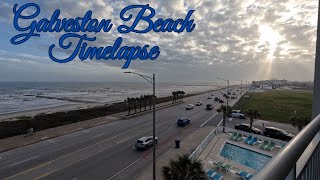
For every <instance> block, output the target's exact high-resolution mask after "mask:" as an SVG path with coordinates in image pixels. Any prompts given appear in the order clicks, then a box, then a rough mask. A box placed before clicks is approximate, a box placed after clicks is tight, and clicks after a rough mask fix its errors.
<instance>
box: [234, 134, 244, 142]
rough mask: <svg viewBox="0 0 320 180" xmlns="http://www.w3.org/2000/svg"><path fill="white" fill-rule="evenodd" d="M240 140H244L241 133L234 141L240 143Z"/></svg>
mask: <svg viewBox="0 0 320 180" xmlns="http://www.w3.org/2000/svg"><path fill="white" fill-rule="evenodd" d="M240 139H242V135H241V134H240V133H239V134H238V135H237V136H236V137H234V139H233V140H234V141H239V140H240Z"/></svg>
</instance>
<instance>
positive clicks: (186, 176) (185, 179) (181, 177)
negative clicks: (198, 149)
mask: <svg viewBox="0 0 320 180" xmlns="http://www.w3.org/2000/svg"><path fill="white" fill-rule="evenodd" d="M162 176H163V178H164V179H165V180H206V174H205V172H204V171H203V168H202V164H201V162H200V161H199V160H191V159H189V157H188V155H187V154H185V155H182V156H179V157H178V159H177V160H172V159H171V160H170V163H169V166H164V167H162Z"/></svg>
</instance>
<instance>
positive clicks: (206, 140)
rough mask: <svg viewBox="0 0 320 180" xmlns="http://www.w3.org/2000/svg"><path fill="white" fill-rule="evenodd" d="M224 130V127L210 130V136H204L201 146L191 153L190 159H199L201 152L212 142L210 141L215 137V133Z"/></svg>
mask: <svg viewBox="0 0 320 180" xmlns="http://www.w3.org/2000/svg"><path fill="white" fill-rule="evenodd" d="M221 132H222V127H221V126H220V127H215V128H214V129H212V130H211V131H210V133H209V134H208V136H207V137H206V138H204V139H203V140H202V141H201V143H200V144H199V146H198V147H197V148H196V149H195V150H194V151H193V152H192V153H191V155H190V156H189V158H190V159H197V158H198V157H199V155H200V154H201V152H202V151H203V150H204V149H205V148H206V147H207V145H208V144H209V143H210V141H211V140H212V139H213V138H214V136H215V135H217V134H220V133H221Z"/></svg>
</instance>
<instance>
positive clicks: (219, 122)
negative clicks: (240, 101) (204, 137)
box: [217, 118, 223, 126]
mask: <svg viewBox="0 0 320 180" xmlns="http://www.w3.org/2000/svg"><path fill="white" fill-rule="evenodd" d="M222 121H223V118H222V119H221V121H220V122H219V124H218V125H217V126H220V124H221V123H222Z"/></svg>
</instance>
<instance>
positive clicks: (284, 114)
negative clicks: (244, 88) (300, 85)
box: [233, 90, 313, 123]
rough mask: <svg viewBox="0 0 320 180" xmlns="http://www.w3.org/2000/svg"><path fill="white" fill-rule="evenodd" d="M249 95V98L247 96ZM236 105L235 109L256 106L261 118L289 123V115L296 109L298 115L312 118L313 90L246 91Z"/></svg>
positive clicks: (243, 109)
mask: <svg viewBox="0 0 320 180" xmlns="http://www.w3.org/2000/svg"><path fill="white" fill-rule="evenodd" d="M245 95H249V96H250V97H249V98H245ZM245 95H244V96H242V98H241V99H240V100H239V101H238V102H237V103H236V104H235V105H234V107H233V109H240V110H241V111H244V112H245V111H246V110H247V109H249V108H255V109H257V110H258V111H259V113H260V114H261V116H260V117H259V119H263V120H269V121H276V122H282V123H289V117H290V116H292V115H293V112H294V110H296V112H297V115H298V116H305V117H310V118H311V113H312V98H313V93H312V91H298V90H270V91H266V92H250V93H246V94H245Z"/></svg>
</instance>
